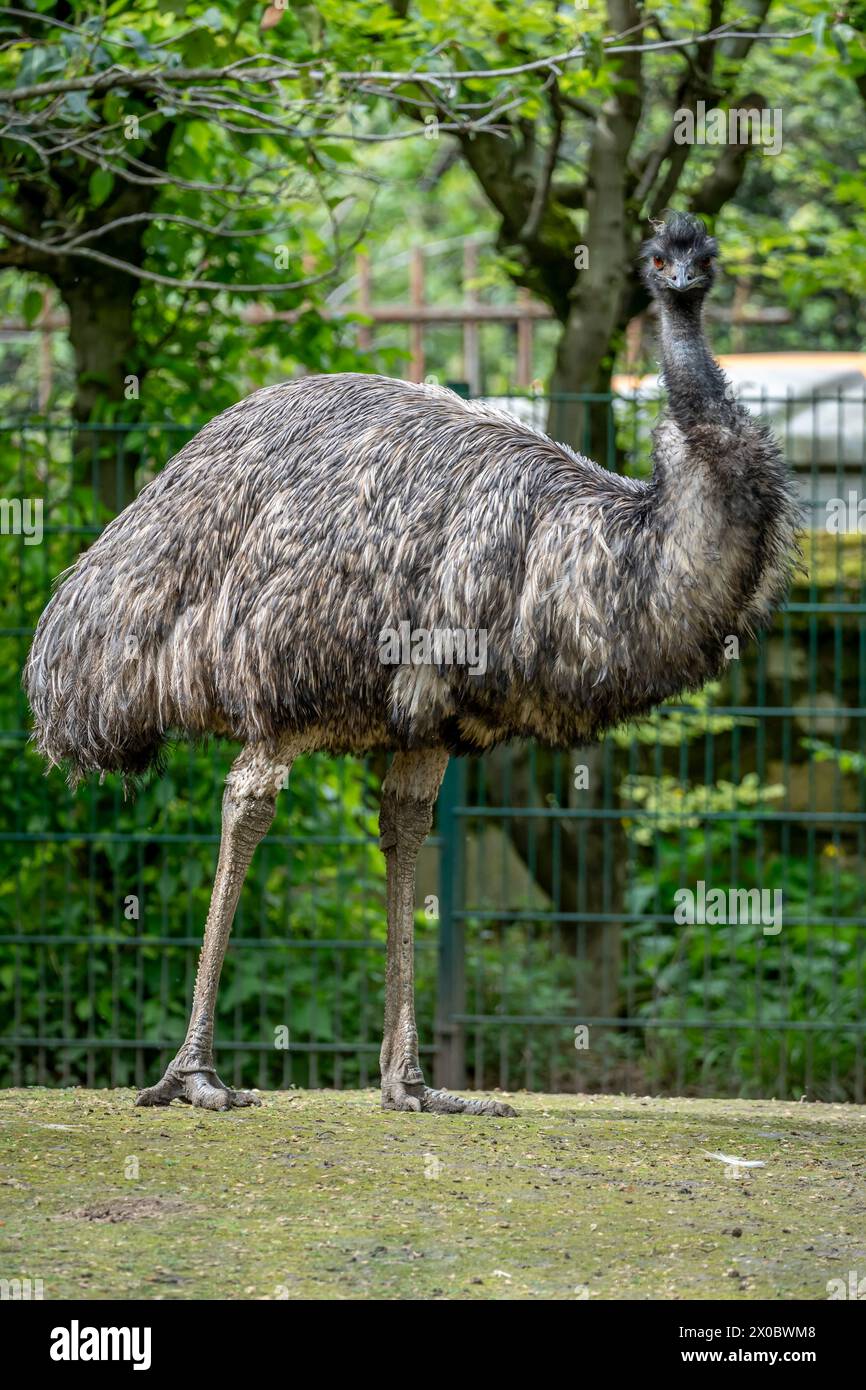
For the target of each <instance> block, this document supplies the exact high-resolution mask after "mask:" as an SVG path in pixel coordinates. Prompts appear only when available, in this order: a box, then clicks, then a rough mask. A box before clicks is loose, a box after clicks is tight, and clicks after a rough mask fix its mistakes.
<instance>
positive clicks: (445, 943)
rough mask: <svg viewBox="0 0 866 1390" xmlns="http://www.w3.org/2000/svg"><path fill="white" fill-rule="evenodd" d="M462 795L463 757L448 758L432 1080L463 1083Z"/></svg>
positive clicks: (441, 810)
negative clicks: (459, 808)
mask: <svg viewBox="0 0 866 1390" xmlns="http://www.w3.org/2000/svg"><path fill="white" fill-rule="evenodd" d="M465 795H466V761H465V759H463V758H452V759H451V761H450V762H449V764H448V767H447V769H446V771H445V777H444V780H443V782H442V790H441V791H440V793H439V836H440V841H441V849H440V852H439V975H438V985H437V990H436V1052H435V1061H434V1084H435V1085H436V1086H448V1087H451V1086H454V1087H460V1086H465V1085H466V1043H465V1037H464V1028H463V1024H462V1023H458V1022H457V1021H456V1020H455V1014H461V1013H463V1012H464V1010H465V1004H466V950H465V939H464V928H463V918H462V917H461V916H459V915H457V913H459V910H460V909H461V908H462V906H463V896H464V895H463V859H464V846H465V825H464V822H463V818H462V817H461V816H457V815H455V814H454V812H455V808H456V807H457V806H460V805H463V804H464V801H463V798H464V797H465Z"/></svg>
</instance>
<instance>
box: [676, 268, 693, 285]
mask: <svg viewBox="0 0 866 1390" xmlns="http://www.w3.org/2000/svg"><path fill="white" fill-rule="evenodd" d="M691 283H692V282H691V277H690V275H689V272H688V270H687V269H686V267H685V266H684V265H675V266H674V273H673V275H672V277H671V285H672V286H673V288H674V289H675V290H687V289H688V287H689V285H690V284H691Z"/></svg>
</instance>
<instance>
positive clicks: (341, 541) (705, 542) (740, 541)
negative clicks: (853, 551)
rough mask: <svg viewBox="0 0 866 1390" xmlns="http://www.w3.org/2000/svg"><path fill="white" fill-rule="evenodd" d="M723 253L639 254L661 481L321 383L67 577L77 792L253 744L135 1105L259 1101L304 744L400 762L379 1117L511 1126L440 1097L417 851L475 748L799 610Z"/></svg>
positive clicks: (683, 677)
mask: <svg viewBox="0 0 866 1390" xmlns="http://www.w3.org/2000/svg"><path fill="white" fill-rule="evenodd" d="M716 256H717V246H716V243H715V241H714V240H713V239H712V238H711V237H710V236H709V235H708V234H707V231H706V229H705V227H704V226H703V224H702V223H701V222H699V221H698V220H697V219H694V218H691V217H689V216H686V215H682V214H679V215H674V216H673V217H671V218H670V219H669V220H668V222H667V223H666V224H656V225H655V234H654V236H653V237H652V239H651V240H650V241H649V242H648V243H647V244H646V246H645V247H644V249H643V253H642V273H643V276H644V280H645V283H646V285H647V287H648V289H649V291H650V293H651V295H652V297H653V298H654V299H655V302H656V305H657V308H658V314H659V319H660V330H661V332H660V336H661V351H662V365H663V373H664V382H665V386H666V390H667V396H668V406H669V408H668V413H667V415H666V417H665V418H664V419H663V420H662V422H661V424H660V425H659V427H658V428H657V430H656V433H655V436H654V445H653V456H654V466H653V472H652V476H651V478H650V479H649V480H646V481H643V480H637V479H633V478H629V477H624V476H620V475H616V474H613V473H611V472H609V471H608V470H606V469H604V468H601V467H599V466H598V465H597V464H595V463H593V462H591V461H590V460H589V459H586V458H583V457H581V456H580V455H578V454H576V453H574V452H573V451H572V450H571V449H569V448H567V447H565V446H564V445H561V444H557V443H554V442H553V441H552V440H550V439H549V438H547V437H546V436H545V435H544V434H542V433H541V432H540V431H536V430H533V429H531V428H529V427H528V426H526V425H523V424H520V423H517V422H516V421H515V420H514V419H512V418H511V417H510V416H508V415H506V414H505V413H503V412H500V411H497V410H495V409H491V408H490V407H488V406H486V405H482V404H478V403H472V402H465V401H463V400H461V399H460V398H459V397H457V396H456V395H454V394H453V393H452V392H450V391H447V390H444V389H441V388H439V387H432V386H426V385H425V386H422V385H416V384H410V383H407V382H402V381H393V380H389V379H387V378H385V377H381V376H366V375H354V374H339V375H333V376H312V377H306V378H304V379H301V380H298V381H293V382H287V383H283V384H280V385H276V386H270V387H266V388H265V389H264V390H260V391H256V392H255V393H254V394H253V395H251V396H249V397H247V398H246V399H245V400H242V401H240V402H239V403H238V404H237V405H234V406H232V407H231V409H229V410H226V411H225V412H224V413H223V414H221V415H219V416H217V417H216V418H215V419H214V420H211V421H210V423H209V424H207V425H205V426H204V428H203V429H202V430H201V431H200V432H199V433H198V434H197V435H196V436H195V438H194V439H193V440H192V441H191V442H190V443H188V444H187V445H185V446H184V447H183V448H182V449H181V450H180V452H179V453H178V454H176V455H175V457H174V458H173V459H172V460H171V461H170V462H169V463H168V464H167V466H166V467H165V469H164V470H163V471H162V473H160V475H159V476H158V477H157V478H156V479H155V480H154V481H153V482H151V483H150V484H149V485H148V486H147V487H145V488H144V489H143V491H142V492H141V493H140V495H139V496H138V497H137V498H136V500H135V501H134V502H132V504H131V505H130V506H129V507H127V508H126V510H125V511H124V512H123V513H122V514H121V515H120V516H118V517H117V518H116V519H115V520H114V521H112V522H111V524H110V525H109V526H107V527H106V529H105V531H104V532H103V533H102V535H101V536H100V537H99V539H98V540H97V541H96V542H95V543H94V544H93V545H92V546H91V548H90V549H89V550H88V551H87V552H86V553H85V554H83V555H82V556H81V557H80V558H79V560H78V561H77V563H76V564H75V565H74V566H73V567H72V569H71V570H70V571H69V572H68V573H67V574H66V576H65V577H64V578H63V582H62V583H61V584H60V586H59V588H58V589H57V591H56V593H55V594H54V596H53V597H52V599H51V601H50V602H49V604H48V605H47V607H46V609H45V612H44V613H43V615H42V618H41V620H40V622H39V625H38V628H37V631H36V634H35V637H34V641H33V645H32V649H31V651H30V654H29V657H28V661H27V665H26V668H25V673H24V681H25V686H26V690H27V693H28V695H29V699H30V703H31V707H32V710H33V714H34V718H35V735H34V737H35V739H36V742H37V744H38V747H39V749H40V751H41V752H42V753H43V754H44V756H45V757H46V758H47V759H48V760H49V762H50V763H51V764H60V763H65V764H67V766H68V768H69V771H70V778H71V780H72V782H73V784H75V782H76V781H77V780H78V779H80V778H81V777H82V776H84V775H86V774H88V773H91V772H99V773H100V774H102V773H106V772H120V773H122V774H125V775H126V776H127V777H135V776H137V775H140V774H142V773H143V772H145V771H146V770H147V769H148V768H150V767H152V766H153V765H154V764H158V762H159V755H160V751H161V749H162V748H163V746H164V743H165V740H166V738H167V737H168V736H169V734H171V733H176V734H177V733H179V734H180V735H182V736H186V737H190V738H194V739H195V738H200V737H204V736H207V735H216V736H222V737H225V738H228V739H233V740H238V741H240V743H241V744H243V749H242V751H241V753H240V755H239V756H238V757H237V758H236V760H235V761H234V763H233V764H232V767H231V770H230V772H229V773H228V776H227V778H226V785H225V790H224V795H223V803H222V837H221V843H220V850H219V860H218V864H217V869H216V877H215V880H214V885H213V893H212V898H211V904H210V910H209V912H208V917H207V923H206V926H205V933H204V942H203V946H202V951H201V957H200V960H199V967H198V973H197V977H196V983H195V991H194V997H193V1002H192V1011H191V1015H190V1021H189V1028H188V1032H187V1036H186V1039H185V1041H184V1042H183V1044H182V1046H181V1048H180V1050H179V1051H178V1053H177V1055H176V1057H175V1058H174V1060H173V1061H172V1062H171V1063H170V1065H169V1066H168V1069H167V1070H166V1072H165V1075H164V1076H163V1077H162V1079H161V1080H160V1081H159V1082H158V1083H157V1084H156V1085H154V1086H151V1087H148V1088H147V1089H146V1090H143V1091H142V1092H141V1093H140V1094H139V1096H138V1100H137V1103H138V1104H139V1105H167V1104H169V1102H171V1101H172V1100H174V1099H182V1100H186V1101H188V1102H190V1103H191V1104H193V1105H196V1106H203V1107H205V1108H208V1109H227V1108H229V1107H231V1106H242V1105H250V1104H253V1103H256V1097H255V1096H254V1095H252V1094H251V1093H249V1092H245V1091H235V1090H232V1089H231V1088H230V1087H228V1086H226V1085H224V1084H223V1082H222V1081H221V1080H220V1079H219V1077H218V1075H217V1073H216V1071H215V1069H214V1056H213V1036H214V1013H215V1006H216V999H217V988H218V984H219V977H220V970H221V967H222V963H223V958H224V955H225V951H226V947H227V944H228V939H229V933H230V930H231V924H232V918H233V914H234V911H235V907H236V904H237V901H238V897H239V894H240V892H241V887H242V884H243V880H244V876H245V873H246V871H247V868H248V866H249V864H250V861H251V858H252V855H253V852H254V850H255V847H256V845H257V844H258V842H259V841H260V840H261V839H262V837H263V836H264V835H265V834H266V832H267V830H268V827H269V826H270V824H271V820H272V818H273V815H274V808H275V796H276V792H277V789H278V787H279V786H282V785H285V777H286V769H287V768H288V767H290V766H291V764H292V762H293V761H294V759H295V758H297V757H299V756H301V755H302V754H305V753H311V752H313V751H315V750H318V749H326V750H330V751H331V752H336V753H340V752H342V753H353V754H364V753H366V752H369V751H371V750H374V749H379V750H381V749H385V750H389V751H391V752H393V754H394V757H393V760H392V762H391V764H390V767H389V770H388V772H387V774H386V776H385V779H384V782H383V786H382V797H381V809H380V832H381V837H380V845H381V848H382V850H383V851H384V854H385V859H386V893H387V916H388V933H387V972H386V1000H385V1022H384V1036H383V1042H382V1049H381V1057H380V1062H381V1082H382V1104H383V1105H384V1106H385V1108H388V1109H395V1110H408V1111H421V1110H423V1111H433V1112H448V1113H452V1112H463V1113H467V1114H472V1115H500V1116H501V1115H512V1114H514V1111H513V1110H512V1109H511V1107H510V1106H507V1105H505V1104H504V1103H502V1102H500V1101H495V1100H481V1099H477V1098H472V1099H464V1098H461V1097H459V1096H454V1095H451V1094H449V1093H447V1092H445V1091H441V1090H436V1089H433V1088H431V1087H429V1086H427V1085H426V1084H425V1080H424V1076H423V1073H422V1071H421V1067H420V1065H419V1060H418V1035H417V1030H416V1025H415V1010H414V984H413V911H414V876H415V860H416V856H417V854H418V850H419V848H420V846H421V844H422V843H423V841H424V838H425V836H426V835H427V833H428V831H429V829H430V826H431V824H432V818H433V808H434V804H435V801H436V796H437V793H438V790H439V786H440V783H441V780H442V776H443V774H444V771H445V767H446V764H447V761H448V758H449V755H452V754H455V755H460V754H469V753H479V752H482V751H484V750H486V749H490V748H492V747H494V745H496V744H498V743H500V742H502V741H504V740H509V739H515V738H526V739H535V740H538V741H540V742H542V743H544V744H547V745H550V746H554V747H565V748H569V747H573V746H574V745H575V744H582V743H586V742H587V741H589V740H592V739H597V738H598V737H599V736H600V735H601V734H602V733H603V732H604V731H605V730H606V729H608V728H610V727H611V726H613V725H616V724H620V723H622V722H624V721H627V720H629V719H630V718H632V717H635V716H639V715H641V714H644V713H646V712H647V711H649V710H650V709H651V708H652V707H653V706H655V705H657V704H658V703H659V702H660V701H662V700H664V699H666V698H667V697H669V696H672V695H675V694H678V693H680V692H682V691H685V690H694V689H697V688H699V687H700V686H701V685H702V684H704V683H705V682H706V681H707V680H708V679H711V678H713V677H715V676H716V675H717V674H719V673H720V671H721V670H722V668H723V666H724V664H725V651H724V646H725V641H726V639H728V638H730V637H731V636H732V635H736V636H738V637H740V638H746V637H748V636H750V635H752V634H753V633H754V632H755V630H756V629H757V628H759V627H761V626H763V625H765V624H766V623H767V622H768V620H769V618H770V617H771V615H772V613H773V611H774V609H775V608H776V607H777V606H778V605H779V603H780V602H781V601H782V599H783V597H784V594H785V592H786V589H787V585H788V582H789V578H790V573H791V570H792V566H793V563H794V558H795V555H796V549H797V547H796V532H797V529H798V524H799V509H798V507H797V504H796V502H795V498H794V492H793V488H792V485H791V481H790V478H789V475H788V472H787V469H786V467H785V465H784V462H783V459H782V457H781V455H780V452H779V449H778V447H777V445H776V443H775V442H774V440H773V438H772V437H771V435H770V434H769V433H768V431H767V430H766V429H765V428H764V426H763V425H762V424H760V423H759V422H758V421H756V420H755V419H753V418H752V417H751V416H750V415H749V414H748V412H747V411H746V410H745V409H744V408H743V407H742V406H741V405H740V404H739V403H738V402H737V401H736V400H735V399H734V398H733V395H732V392H731V390H730V389H729V388H728V387H727V384H726V380H725V377H724V375H723V373H722V371H721V370H720V368H719V366H718V364H717V363H716V362H715V361H714V359H713V357H712V356H711V354H710V351H709V348H708V346H707V343H706V341H705V337H704V332H703V326H702V305H703V301H704V298H705V295H706V293H707V291H708V290H709V289H710V287H711V284H712V281H713V274H714V262H715V259H716ZM401 624H408V625H409V630H410V631H411V632H416V631H418V630H421V631H423V632H426V633H427V634H431V633H435V632H437V631H447V632H452V633H453V632H457V633H465V632H469V631H470V630H471V631H472V632H474V633H479V632H484V633H485V634H486V638H485V641H486V650H485V661H484V663H483V669H482V663H476V665H475V667H474V668H473V669H471V670H470V669H469V666H468V664H463V665H459V664H447V663H444V662H442V661H440V662H439V664H438V665H437V664H436V663H435V660H434V659H431V660H429V661H421V662H416V661H415V660H414V659H411V657H410V659H406V654H405V653H403V654H402V656H401V659H400V660H399V662H397V663H396V664H395V663H390V662H388V661H386V660H383V659H382V647H381V635H382V634H383V633H384V632H386V631H390V632H399V631H400V630H401ZM439 650H440V655H441V648H440V649H439Z"/></svg>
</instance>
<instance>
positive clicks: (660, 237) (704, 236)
mask: <svg viewBox="0 0 866 1390" xmlns="http://www.w3.org/2000/svg"><path fill="white" fill-rule="evenodd" d="M653 227H654V230H655V234H654V235H653V236H651V237H650V239H649V241H646V242H644V245H643V247H642V249H641V256H642V260H643V264H642V274H643V281H644V284H645V285H646V287H647V289H648V290H649V292H650V294H652V295H653V296H654V297H656V298H659V297H664V298H670V297H676V298H679V297H680V296H685V297H686V298H690V299H692V298H703V296H704V295H705V294H706V293H707V291H708V290H709V288H710V286H711V285H712V283H713V279H714V278H715V268H714V262H715V258H716V256H717V255H718V253H719V248H718V245H717V243H716V240H715V237H711V236H710V235H709V233H708V232H707V229H706V227H705V226H704V224H703V222H702V221H701V219H700V218H699V217H692V216H691V215H690V214H689V213H685V212H675V213H673V215H672V216H671V217H669V218H668V220H667V222H654V223H653Z"/></svg>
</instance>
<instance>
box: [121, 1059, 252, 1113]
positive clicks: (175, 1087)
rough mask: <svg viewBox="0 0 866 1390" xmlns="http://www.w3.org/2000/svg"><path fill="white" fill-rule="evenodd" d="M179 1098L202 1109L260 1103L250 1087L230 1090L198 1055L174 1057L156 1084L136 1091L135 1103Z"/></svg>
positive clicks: (156, 1102) (145, 1103)
mask: <svg viewBox="0 0 866 1390" xmlns="http://www.w3.org/2000/svg"><path fill="white" fill-rule="evenodd" d="M173 1100H182V1101H183V1102H184V1104H186V1105H198V1106H200V1107H201V1108H202V1109H203V1110H233V1109H235V1108H236V1107H238V1106H242V1105H261V1101H260V1100H259V1098H258V1096H255V1095H253V1093H252V1091H233V1090H232V1088H231V1086H226V1084H225V1082H223V1081H220V1079H219V1077H218V1076H217V1074H216V1072H215V1071H214V1069H213V1067H212V1066H209V1065H208V1064H207V1063H205V1062H203V1061H201V1060H200V1059H193V1060H183V1059H181V1058H180V1057H175V1059H174V1061H173V1062H171V1063H169V1066H168V1069H167V1070H166V1073H165V1076H164V1077H163V1078H162V1080H161V1081H158V1082H157V1084H156V1085H155V1086H147V1087H146V1088H145V1089H144V1090H143V1091H139V1093H138V1095H137V1096H136V1098H135V1103H136V1105H170V1104H171V1102H172V1101H173Z"/></svg>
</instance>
